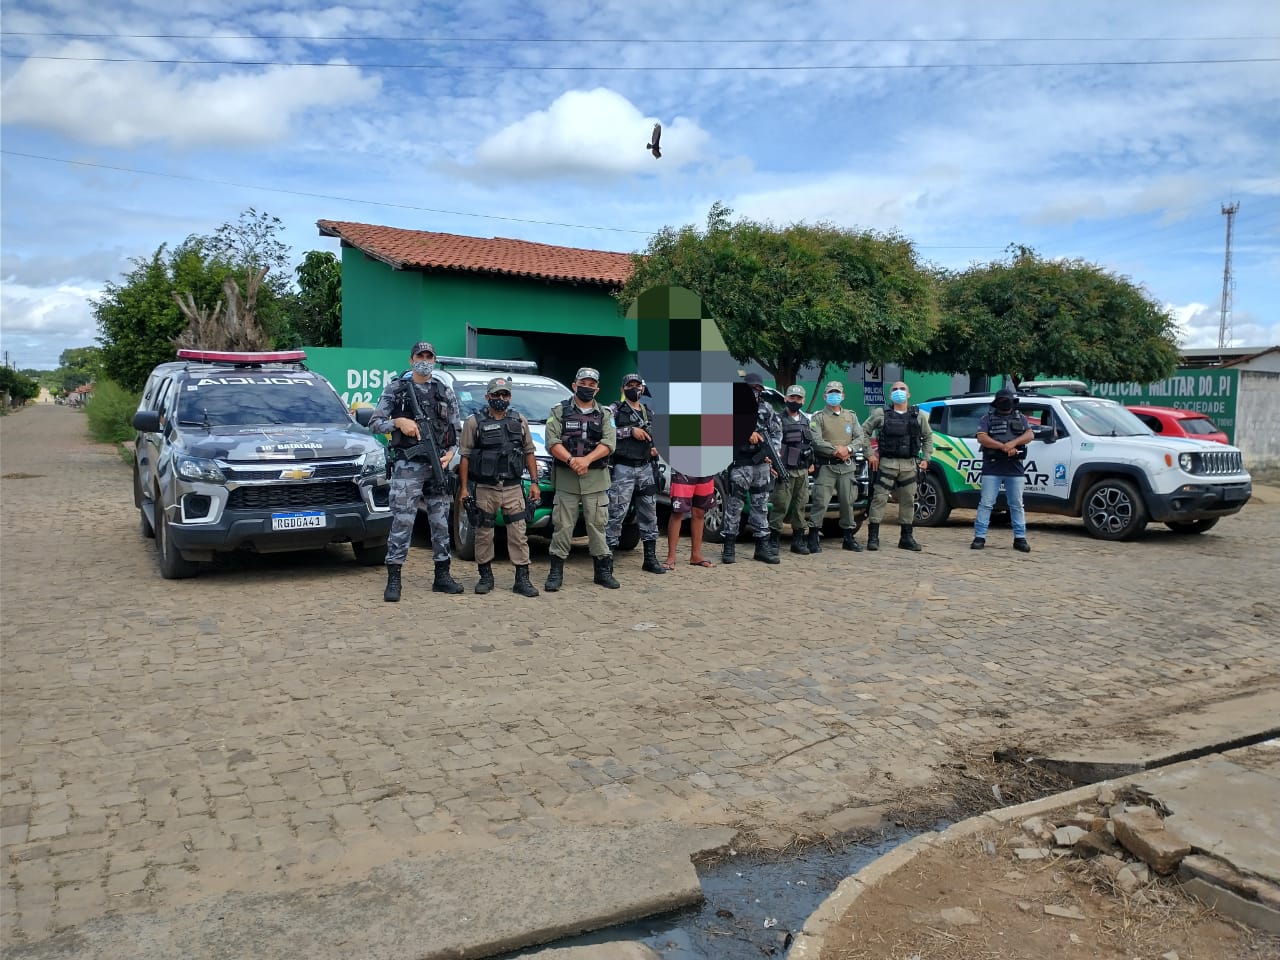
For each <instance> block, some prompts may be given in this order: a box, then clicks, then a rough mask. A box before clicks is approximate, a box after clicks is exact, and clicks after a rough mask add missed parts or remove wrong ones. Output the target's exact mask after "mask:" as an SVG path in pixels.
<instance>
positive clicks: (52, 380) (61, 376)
mask: <svg viewBox="0 0 1280 960" xmlns="http://www.w3.org/2000/svg"><path fill="white" fill-rule="evenodd" d="M101 372H102V349H101V348H100V347H70V348H69V349H66V350H63V351H62V353H61V354H60V355H59V357H58V369H57V370H54V371H52V372H50V373H49V374H48V376H47V377H46V378H45V385H46V386H48V387H49V389H50V390H53V391H54V392H57V393H70V392H71V391H72V390H74V389H75V388H76V387H80V386H83V385H84V384H86V383H93V382H94V381H95V380H97V379H98V377H99V376H100V375H101Z"/></svg>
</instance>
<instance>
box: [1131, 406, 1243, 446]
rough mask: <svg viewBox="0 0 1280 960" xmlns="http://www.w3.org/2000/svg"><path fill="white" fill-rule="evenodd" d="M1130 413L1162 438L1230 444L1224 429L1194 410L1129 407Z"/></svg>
mask: <svg viewBox="0 0 1280 960" xmlns="http://www.w3.org/2000/svg"><path fill="white" fill-rule="evenodd" d="M1127 409H1128V411H1129V412H1130V413H1132V414H1133V415H1134V416H1135V417H1137V418H1138V419H1139V420H1141V421H1142V422H1143V423H1145V424H1146V425H1147V426H1148V427H1150V428H1151V429H1152V430H1153V431H1154V432H1156V433H1158V434H1160V435H1161V436H1169V437H1193V438H1194V439H1196V440H1213V441H1214V442H1215V443H1230V442H1231V441H1230V440H1228V439H1227V435H1226V434H1225V433H1223V432H1222V429H1221V428H1220V427H1219V426H1218V425H1217V424H1216V423H1214V422H1213V421H1212V420H1210V419H1209V418H1208V417H1206V416H1205V415H1204V414H1203V413H1196V411H1194V410H1182V409H1179V408H1178V407H1128V408H1127Z"/></svg>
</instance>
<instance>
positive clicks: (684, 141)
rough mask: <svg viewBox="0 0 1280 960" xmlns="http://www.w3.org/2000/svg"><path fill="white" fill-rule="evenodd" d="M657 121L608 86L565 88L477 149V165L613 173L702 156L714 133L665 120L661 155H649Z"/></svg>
mask: <svg viewBox="0 0 1280 960" xmlns="http://www.w3.org/2000/svg"><path fill="white" fill-rule="evenodd" d="M655 122H656V120H655V118H653V117H648V116H645V115H644V114H643V113H641V111H640V109H639V108H638V107H636V106H635V104H633V103H632V102H631V101H630V100H628V99H627V98H626V97H624V96H622V95H621V94H619V93H617V92H615V91H613V90H609V89H607V88H605V87H597V88H595V89H594V90H570V91H568V92H566V93H563V94H561V95H560V96H559V97H557V98H556V99H555V101H554V102H552V104H551V105H550V106H549V107H548V108H547V109H546V110H537V111H535V112H533V113H530V114H528V115H526V116H525V117H523V118H522V119H520V120H517V121H516V122H515V123H512V124H510V125H509V126H507V127H504V128H503V129H501V130H499V131H498V132H497V133H495V134H492V135H491V136H489V137H488V138H487V139H486V140H485V141H484V142H483V143H481V144H480V146H479V147H477V148H476V151H475V167H476V168H477V169H478V170H479V171H481V172H484V173H486V174H499V175H501V176H503V177H504V178H514V179H545V178H555V177H566V176H569V177H572V176H584V175H585V176H596V177H601V176H605V177H618V176H625V175H628V174H635V173H666V172H668V171H670V170H672V169H677V170H678V169H680V168H681V167H684V166H687V165H691V164H695V163H697V162H698V161H700V160H702V159H704V157H705V153H706V148H707V146H708V145H709V143H710V140H711V137H710V135H709V134H708V133H707V132H706V131H705V130H703V129H702V128H701V127H699V126H698V124H697V123H696V122H695V121H693V120H691V119H689V118H687V117H676V118H675V119H674V120H672V121H670V122H669V123H663V125H662V143H661V149H662V158H661V159H660V160H656V159H654V157H653V156H652V155H650V153H649V152H648V151H647V150H646V149H645V145H646V144H647V143H648V142H649V134H650V132H651V131H652V129H653V124H654V123H655ZM660 164H661V166H659V165H660Z"/></svg>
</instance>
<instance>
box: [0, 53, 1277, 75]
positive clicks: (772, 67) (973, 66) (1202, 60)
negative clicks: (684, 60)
mask: <svg viewBox="0 0 1280 960" xmlns="http://www.w3.org/2000/svg"><path fill="white" fill-rule="evenodd" d="M0 58H7V59H10V60H69V61H75V62H84V63H151V64H160V65H164V66H224V67H341V68H345V69H352V70H356V69H359V70H502V71H522V72H526V71H548V70H569V71H575V72H578V71H583V72H596V71H600V72H620V71H632V72H636V71H639V72H644V73H663V72H675V71H699V70H702V71H709V72H723V71H732V72H748V71H768V72H776V71H791V72H795V71H802V70H815V71H822V72H831V71H837V70H990V69H1000V68H1023V67H1036V68H1041V67H1153V66H1179V65H1183V66H1185V65H1204V64H1246V63H1280V57H1196V58H1188V59H1177V60H1038V61H1030V60H1029V61H1024V62H1020V63H1009V62H1004V63H833V64H767V65H760V64H757V65H752V64H723V65H714V64H690V65H688V66H683V65H673V64H660V65H658V66H628V65H625V64H616V63H614V64H603V65H589V64H588V65H580V64H575V65H557V64H546V65H538V64H500V63H332V62H327V61H325V62H321V61H303V60H194V59H183V58H173V59H169V58H151V57H67V56H51V55H47V54H20V53H8V52H4V51H0Z"/></svg>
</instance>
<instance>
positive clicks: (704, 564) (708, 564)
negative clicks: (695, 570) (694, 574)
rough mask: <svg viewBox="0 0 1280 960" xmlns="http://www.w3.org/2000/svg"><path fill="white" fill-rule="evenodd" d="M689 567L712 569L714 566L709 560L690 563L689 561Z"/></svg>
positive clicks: (691, 561)
mask: <svg viewBox="0 0 1280 960" xmlns="http://www.w3.org/2000/svg"><path fill="white" fill-rule="evenodd" d="M689 566H691V567H714V566H715V564H714V563H712V562H711V561H710V560H690V561H689Z"/></svg>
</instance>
